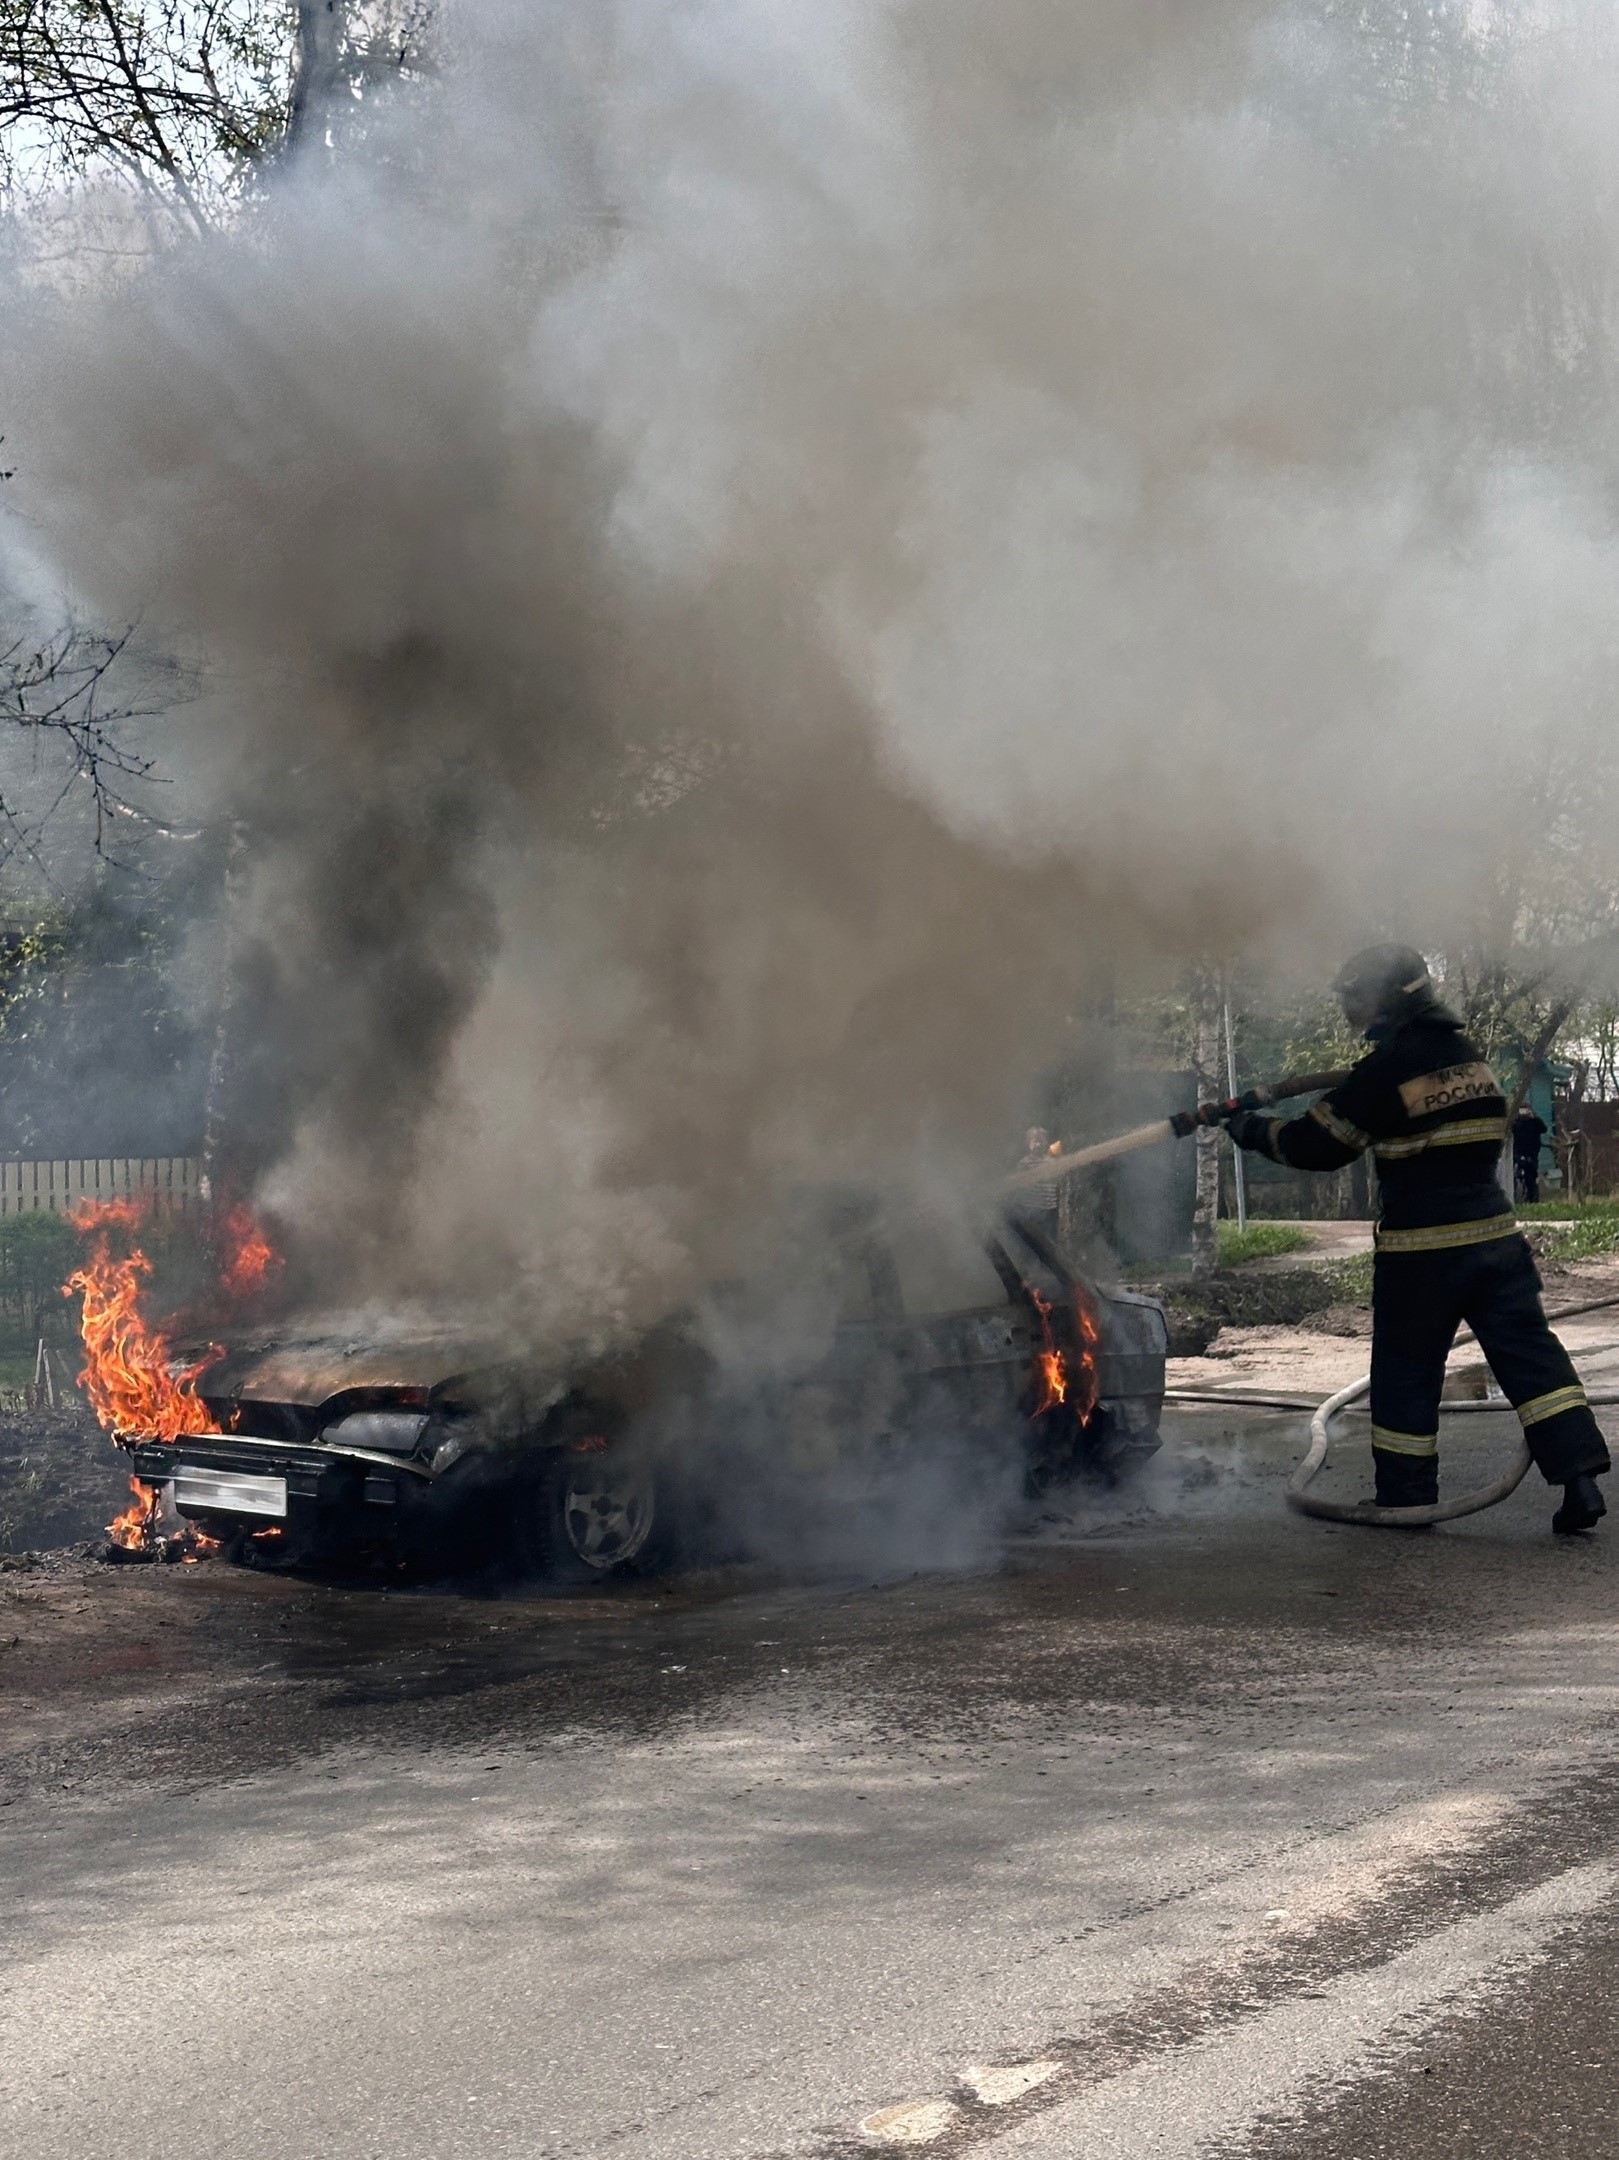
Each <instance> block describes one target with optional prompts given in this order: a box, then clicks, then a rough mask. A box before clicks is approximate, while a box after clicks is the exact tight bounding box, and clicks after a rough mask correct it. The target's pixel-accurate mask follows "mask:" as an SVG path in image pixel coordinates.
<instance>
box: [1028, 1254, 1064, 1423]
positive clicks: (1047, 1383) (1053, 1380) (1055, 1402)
mask: <svg viewBox="0 0 1619 2160" xmlns="http://www.w3.org/2000/svg"><path fill="white" fill-rule="evenodd" d="M1029 1295H1030V1297H1031V1298H1033V1300H1034V1309H1035V1311H1036V1313H1037V1314H1038V1315H1039V1317H1040V1358H1039V1365H1040V1400H1039V1401H1038V1402H1037V1403H1036V1404H1035V1406H1034V1409H1033V1410H1032V1411H1031V1412H1030V1415H1031V1416H1032V1417H1044V1416H1045V1414H1046V1412H1047V1411H1048V1410H1055V1409H1057V1408H1059V1407H1060V1406H1061V1405H1062V1404H1063V1403H1065V1402H1066V1401H1067V1400H1068V1362H1067V1359H1066V1358H1065V1357H1064V1356H1063V1353H1062V1352H1061V1351H1060V1350H1059V1349H1058V1347H1057V1343H1056V1338H1055V1337H1054V1336H1053V1334H1052V1332H1051V1304H1050V1301H1049V1299H1046V1298H1043V1297H1042V1296H1041V1295H1040V1293H1039V1291H1038V1290H1036V1289H1035V1288H1034V1286H1033V1284H1032V1283H1031V1284H1030V1286H1029Z"/></svg>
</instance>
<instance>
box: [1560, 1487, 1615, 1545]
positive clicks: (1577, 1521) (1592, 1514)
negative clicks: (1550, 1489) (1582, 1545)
mask: <svg viewBox="0 0 1619 2160" xmlns="http://www.w3.org/2000/svg"><path fill="white" fill-rule="evenodd" d="M1607 1512H1608V1503H1607V1502H1606V1501H1605V1500H1604V1499H1603V1497H1602V1494H1601V1492H1600V1490H1599V1489H1598V1486H1597V1481H1596V1479H1595V1478H1594V1477H1590V1476H1582V1477H1577V1478H1570V1479H1569V1481H1568V1483H1567V1484H1566V1485H1565V1486H1564V1487H1563V1504H1562V1506H1561V1507H1560V1508H1559V1509H1558V1510H1557V1513H1556V1514H1555V1515H1554V1516H1553V1517H1552V1528H1553V1529H1554V1530H1555V1531H1556V1532H1557V1534H1558V1536H1559V1537H1572V1536H1573V1535H1574V1534H1575V1532H1576V1531H1578V1530H1594V1529H1595V1528H1596V1526H1597V1524H1598V1523H1599V1522H1600V1521H1601V1520H1602V1517H1603V1516H1604V1515H1606V1514H1607Z"/></svg>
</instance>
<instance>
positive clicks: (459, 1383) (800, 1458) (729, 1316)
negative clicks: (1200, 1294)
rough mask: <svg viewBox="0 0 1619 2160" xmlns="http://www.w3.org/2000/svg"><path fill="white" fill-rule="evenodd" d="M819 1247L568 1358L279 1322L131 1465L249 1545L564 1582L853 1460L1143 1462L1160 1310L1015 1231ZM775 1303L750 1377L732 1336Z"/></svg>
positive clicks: (1058, 1470) (779, 1499) (1154, 1437)
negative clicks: (504, 1569)
mask: <svg viewBox="0 0 1619 2160" xmlns="http://www.w3.org/2000/svg"><path fill="white" fill-rule="evenodd" d="M825 1250H826V1254H827V1257H826V1259H825V1261H824V1262H818V1264H817V1267H816V1268H815V1270H813V1271H812V1272H813V1281H812V1282H811V1284H810V1286H809V1289H808V1291H807V1292H806V1291H805V1290H804V1286H803V1283H802V1281H800V1282H799V1284H798V1292H799V1294H798V1296H797V1298H796V1302H795V1301H794V1300H793V1299H789V1300H787V1301H786V1303H785V1304H784V1303H783V1301H782V1300H781V1299H780V1298H779V1296H777V1295H776V1294H775V1293H774V1292H773V1293H772V1294H771V1295H770V1296H768V1297H763V1296H760V1295H755V1296H753V1297H752V1298H751V1299H750V1297H749V1295H748V1294H747V1286H741V1287H740V1288H739V1287H738V1286H735V1285H733V1286H731V1288H730V1289H729V1291H726V1292H717V1293H716V1294H715V1296H714V1297H713V1298H712V1299H711V1300H709V1301H706V1302H705V1304H704V1305H703V1307H702V1308H701V1309H700V1310H694V1311H692V1312H690V1313H687V1314H685V1315H683V1316H681V1317H679V1318H677V1319H675V1320H673V1321H669V1322H666V1323H664V1324H663V1325H661V1326H659V1327H657V1328H655V1329H653V1330H652V1331H651V1332H650V1333H649V1334H647V1335H646V1336H645V1337H643V1338H642V1339H641V1340H640V1341H639V1342H638V1343H637V1344H636V1346H635V1347H634V1349H633V1350H631V1351H628V1352H625V1353H624V1354H622V1355H619V1356H617V1357H611V1358H603V1359H596V1360H594V1361H588V1360H587V1361H584V1362H582V1363H573V1362H570V1361H560V1362H559V1361H558V1360H556V1359H544V1358H531V1357H526V1356H524V1355H522V1354H515V1355H514V1354H513V1352H512V1350H511V1348H510V1345H509V1342H508V1343H507V1344H504V1345H503V1344H501V1343H500V1342H498V1341H496V1340H493V1339H480V1336H479V1333H478V1331H477V1329H476V1328H475V1327H465V1326H445V1325H436V1324H435V1325H428V1326H419V1327H411V1326H410V1325H408V1324H402V1323H396V1324H394V1325H392V1326H390V1327H386V1328H379V1327H377V1326H374V1325H370V1324H365V1325H360V1326H356V1325H355V1324H354V1323H352V1322H349V1323H345V1322H333V1321H330V1320H314V1321H309V1322H305V1323H299V1322H296V1321H294V1322H287V1323H283V1324H281V1325H279V1326H278V1327H277V1329H276V1330H275V1332H274V1333H273V1335H272V1334H269V1333H266V1334H264V1335H261V1336H259V1337H258V1338H257V1339H254V1340H238V1341H237V1342H235V1343H233V1344H230V1345H229V1346H228V1347H227V1354H226V1355H225V1357H224V1358H223V1359H222V1360H221V1361H220V1362H218V1363H217V1364H215V1365H214V1366H213V1367H212V1368H211V1369H210V1370H209V1371H208V1373H207V1375H206V1378H205V1379H204V1380H203V1382H202V1388H203V1392H204V1399H205V1401H206V1403H207V1405H208V1408H209V1410H210V1412H211V1414H212V1415H213V1416H214V1418H215V1419H216V1420H217V1422H218V1423H219V1425H220V1426H221V1427H222V1428H223V1430H222V1431H221V1432H220V1433H218V1434H215V1435H207V1436H198V1437H195V1438H182V1439H180V1440H178V1441H175V1442H172V1443H166V1442H158V1441H144V1442H142V1441H139V1440H138V1439H137V1444H136V1449H135V1472H136V1475H137V1476H138V1477H139V1478H141V1479H142V1480H143V1481H145V1482H147V1483H150V1484H153V1485H157V1486H159V1487H161V1488H163V1491H164V1497H165V1501H166V1503H167V1505H168V1506H169V1507H170V1508H172V1509H173V1510H174V1511H175V1512H177V1513H178V1514H179V1515H180V1516H182V1517H184V1518H186V1519H188V1520H190V1521H192V1522H194V1523H195V1524H197V1525H198V1526H199V1527H200V1528H201V1529H203V1530H204V1531H205V1532H207V1533H208V1534H210V1535H212V1536H215V1537H222V1538H225V1539H227V1540H232V1541H235V1542H236V1543H237V1545H238V1549H241V1550H247V1549H249V1545H248V1541H249V1540H253V1541H255V1546H254V1548H253V1549H256V1550H257V1551H258V1552H260V1553H261V1554H264V1555H266V1556H269V1555H276V1556H280V1557H285V1558H287V1559H291V1560H312V1559H317V1558H322V1557H325V1558H335V1557H338V1556H341V1555H344V1554H353V1553H358V1552H361V1551H365V1550H370V1551H372V1552H380V1553H383V1554H386V1555H389V1556H393V1557H395V1558H397V1559H398V1560H399V1561H401V1562H406V1563H410V1562H414V1563H416V1564H419V1565H429V1566H431V1565H455V1564H463V1563H475V1562H477V1561H480V1560H485V1559H493V1558H495V1557H497V1556H498V1555H500V1554H501V1553H503V1552H505V1553H514V1554H515V1555H516V1557H517V1558H518V1559H519V1560H520V1561H521V1562H522V1563H523V1564H524V1565H526V1566H528V1567H530V1568H532V1569H535V1570H537V1571H539V1572H541V1573H544V1574H547V1575H550V1576H552V1577H555V1578H561V1579H572V1580H576V1581H577V1580H589V1579H593V1578H597V1577H600V1576H603V1575H606V1574H609V1573H611V1572H613V1571H614V1570H615V1569H619V1568H622V1567H625V1566H626V1565H628V1564H629V1563H631V1562H633V1561H638V1560H639V1561H641V1562H642V1563H643V1564H645V1563H646V1562H648V1561H650V1559H651V1558H652V1557H653V1556H654V1555H655V1554H657V1553H658V1552H659V1551H660V1550H666V1549H667V1548H668V1546H669V1543H670V1537H669V1532H670V1530H671V1527H672V1525H673V1523H674V1522H675V1521H676V1520H678V1522H679V1524H680V1525H681V1528H682V1530H683V1531H684V1532H688V1533H689V1532H691V1531H692V1530H693V1528H694V1526H697V1527H698V1529H699V1534H701V1527H702V1526H704V1525H714V1526H717V1529H718V1532H719V1534H720V1535H721V1536H722V1537H723V1536H725V1535H727V1534H728V1532H729V1531H731V1530H732V1529H734V1527H735V1522H734V1518H735V1517H736V1516H737V1515H738V1513H739V1511H738V1509H737V1508H736V1506H735V1505H734V1503H735V1502H736V1500H737V1497H738V1495H739V1494H741V1493H744V1492H745V1491H746V1490H747V1489H748V1488H749V1486H750V1485H751V1486H752V1487H753V1488H755V1489H756V1490H757V1492H758V1494H759V1495H760V1496H761V1499H762V1503H763V1504H768V1505H770V1506H774V1507H776V1508H779V1509H791V1508H792V1507H793V1506H794V1505H795V1504H796V1503H795V1499H794V1494H795V1493H797V1492H805V1493H807V1492H809V1491H810V1490H812V1489H813V1488H815V1487H817V1486H821V1487H825V1485H826V1484H827V1481H828V1479H829V1478H830V1477H832V1476H833V1474H834V1473H835V1472H837V1471H838V1470H839V1466H840V1465H841V1466H842V1467H843V1468H844V1469H845V1470H846V1469H847V1467H848V1465H849V1464H850V1463H856V1464H858V1465H859V1466H860V1474H861V1477H862V1478H863V1480H864V1484H863V1485H862V1487H861V1490H862V1492H863V1494H864V1495H865V1502H866V1504H869V1505H873V1506H880V1505H881V1504H882V1492H883V1485H884V1478H885V1477H887V1476H890V1475H898V1474H900V1473H901V1472H902V1471H903V1466H904V1464H905V1463H906V1461H907V1459H908V1458H910V1457H911V1456H912V1455H913V1454H914V1451H915V1450H916V1449H917V1448H919V1447H926V1446H937V1445H938V1444H939V1442H940V1440H941V1436H943V1437H944V1438H946V1439H948V1442H949V1444H950V1446H951V1448H952V1449H954V1450H955V1451H956V1456H957V1459H958V1460H959V1459H960V1458H961V1455H962V1453H963V1451H966V1452H967V1453H968V1454H969V1455H971V1453H973V1452H974V1451H976V1452H977V1453H978V1454H980V1455H982V1457H983V1458H984V1459H985V1460H986V1461H987V1460H990V1459H997V1460H1000V1461H1002V1462H1005V1461H1008V1460H1014V1459H1015V1461H1016V1462H1017V1463H1018V1465H1020V1467H1021V1474H1022V1476H1023V1477H1024V1479H1025V1480H1026V1481H1033V1482H1035V1483H1041V1482H1045V1481H1048V1480H1050V1479H1052V1478H1054V1477H1060V1476H1062V1475H1064V1474H1066V1473H1068V1472H1071V1471H1073V1470H1076V1469H1081V1468H1085V1467H1091V1468H1094V1469H1096V1470H1098V1471H1100V1472H1102V1473H1104V1474H1106V1475H1108V1476H1110V1477H1117V1476H1118V1475H1120V1474H1122V1473H1123V1472H1124V1471H1125V1470H1126V1469H1128V1468H1129V1467H1130V1466H1131V1465H1132V1464H1133V1463H1136V1462H1139V1461H1140V1460H1142V1459H1143V1458H1144V1457H1146V1456H1147V1455H1150V1454H1151V1453H1152V1452H1153V1450H1154V1449H1155V1448H1156V1447H1157V1445H1158V1422H1159V1416H1160V1412H1161V1409H1162V1402H1163V1390H1164V1359H1165V1353H1166V1347H1167V1333H1166V1329H1165V1325H1164V1319H1163V1313H1162V1310H1161V1308H1160V1307H1159V1306H1158V1305H1157V1304H1156V1302H1155V1301H1153V1300H1152V1299H1150V1298H1145V1297H1140V1296H1135V1295H1132V1294H1130V1293H1128V1292H1123V1291H1118V1290H1113V1291H1103V1290H1101V1289H1099V1288H1097V1287H1095V1286H1093V1285H1091V1284H1088V1283H1084V1282H1081V1281H1080V1280H1078V1279H1077V1278H1076V1277H1075V1275H1074V1274H1073V1272H1072V1270H1071V1269H1070V1268H1069V1267H1068V1265H1067V1264H1066V1263H1065V1262H1064V1261H1063V1260H1062V1259H1061V1258H1060V1256H1059V1255H1058V1254H1057V1253H1056V1252H1055V1251H1054V1250H1053V1249H1052V1248H1051V1247H1050V1246H1049V1245H1048V1244H1046V1243H1045V1242H1044V1241H1043V1240H1042V1239H1041V1238H1039V1236H1038V1235H1037V1234H1035V1233H1033V1232H1031V1231H1029V1230H1028V1229H1026V1228H1023V1227H1021V1226H1019V1225H1017V1224H1015V1223H1012V1222H1007V1223H1004V1224H1002V1225H1000V1226H999V1227H998V1229H997V1230H996V1231H995V1233H994V1234H992V1235H991V1236H989V1237H987V1238H984V1237H981V1236H979V1237H975V1238H974V1239H973V1240H972V1243H971V1247H970V1249H969V1248H968V1247H967V1246H965V1245H964V1244H963V1243H962V1242H961V1241H960V1240H959V1239H958V1240H956V1241H955V1242H954V1244H952V1243H951V1242H950V1241H949V1240H941V1238H940V1237H939V1236H938V1235H937V1234H936V1231H935V1230H934V1229H933V1227H932V1226H928V1225H922V1226H920V1228H919V1226H918V1225H916V1224H914V1223H912V1224H910V1225H908V1226H907V1225H906V1224H904V1223H901V1224H900V1225H899V1226H898V1227H897V1228H891V1227H890V1226H889V1225H888V1224H887V1223H886V1222H885V1221H884V1220H883V1218H882V1217H881V1216H880V1215H879V1214H877V1213H875V1212H873V1211H868V1210H860V1209H855V1210H850V1209H847V1208H845V1209H844V1210H843V1211H842V1228H841V1231H840V1233H839V1234H838V1235H836V1236H834V1237H831V1238H829V1239H828V1240H827V1241H826V1246H825ZM766 1310H768V1311H769V1312H770V1314H771V1325H772V1329H773V1334H772V1338H771V1340H772V1355H771V1357H770V1358H769V1359H766V1360H765V1361H764V1364H765V1366H766V1367H767V1368H768V1369H764V1370H762V1369H761V1360H760V1357H759V1356H758V1354H757V1352H756V1350H755V1351H750V1352H749V1353H748V1354H747V1355H739V1353H738V1350H737V1343H738V1341H739V1339H741V1337H742V1336H745V1335H746V1333H747V1330H748V1329H749V1328H750V1327H752V1328H753V1329H754V1330H755V1332H756V1333H757V1330H758V1327H759V1323H760V1315H761V1313H762V1312H764V1311H766ZM784 1314H785V1315H786V1317H785V1318H784V1317H783V1315H784ZM1053 1351H1055V1352H1056V1353H1058V1354H1059V1355H1060V1358H1061V1366H1060V1368H1059V1370H1060V1373H1061V1375H1062V1391H1063V1394H1064V1396H1065V1398H1066V1399H1064V1400H1061V1401H1054V1400H1052V1399H1051V1395H1052V1390H1051V1387H1050V1385H1049V1376H1050V1371H1051V1367H1050V1364H1049V1357H1050V1354H1051V1353H1052V1352H1053ZM1043 1354H1044V1358H1045V1360H1046V1362H1044V1363H1043ZM739 1375H745V1377H739ZM845 1483H846V1485H847V1480H845ZM740 1512H741V1513H743V1514H745V1513H746V1512H747V1510H745V1509H743V1510H741V1511H740ZM727 1517H730V1518H732V1520H729V1521H728V1520H727ZM755 1519H757V1511H755Z"/></svg>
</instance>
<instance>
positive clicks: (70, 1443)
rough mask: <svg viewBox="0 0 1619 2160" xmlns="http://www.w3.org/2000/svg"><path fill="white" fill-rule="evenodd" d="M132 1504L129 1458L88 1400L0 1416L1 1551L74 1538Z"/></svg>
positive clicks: (89, 1532)
mask: <svg viewBox="0 0 1619 2160" xmlns="http://www.w3.org/2000/svg"><path fill="white" fill-rule="evenodd" d="M128 1504H129V1458H128V1456H126V1455H122V1454H120V1453H119V1451H118V1450H117V1449H116V1448H115V1447H113V1446H112V1445H111V1443H110V1442H109V1441H108V1439H107V1436H106V1434H105V1433H104V1432H102V1431H101V1429H100V1427H99V1426H98V1425H97V1424H96V1421H95V1419H94V1418H93V1417H92V1416H91V1415H90V1412H89V1410H88V1409H87V1408H86V1407H85V1405H84V1404H82V1403H81V1402H79V1401H77V1400H76V1399H75V1400H73V1401H71V1402H69V1403H67V1404H65V1405H64V1406H63V1408H62V1409H60V1410H30V1411H23V1412H14V1413H12V1414H11V1415H10V1416H7V1417H3V1418H0V1553H18V1552H29V1551H42V1550H46V1549H49V1548H51V1547H55V1546H62V1545H72V1544H77V1543H79V1542H80V1541H82V1540H84V1539H86V1538H93V1537H95V1536H96V1535H97V1533H98V1532H99V1531H101V1530H103V1529H105V1527H106V1525H107V1524H108V1523H109V1522H110V1521H111V1520H112V1518H113V1516H114V1515H116V1514H117V1513H118V1512H119V1511H120V1510H121V1509H122V1508H125V1507H127V1506H128Z"/></svg>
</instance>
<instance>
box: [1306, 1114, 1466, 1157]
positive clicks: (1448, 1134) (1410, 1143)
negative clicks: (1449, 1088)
mask: <svg viewBox="0 0 1619 2160" xmlns="http://www.w3.org/2000/svg"><path fill="white" fill-rule="evenodd" d="M1314 1114H1315V1113H1314V1112H1313V1111H1312V1112H1311V1115H1312V1116H1314ZM1506 1137H1507V1121H1506V1119H1505V1118H1463V1119H1461V1120H1460V1121H1459V1123H1457V1124H1455V1125H1439V1126H1436V1127H1435V1128H1434V1130H1433V1131H1432V1132H1425V1133H1413V1134H1412V1136H1411V1137H1410V1139H1409V1140H1379V1141H1378V1142H1377V1143H1376V1145H1375V1146H1374V1147H1373V1149H1372V1153H1373V1154H1374V1155H1375V1156H1376V1157H1377V1159H1378V1161H1379V1162H1403V1161H1404V1160H1405V1158H1406V1157H1407V1156H1408V1155H1422V1154H1425V1153H1426V1152H1427V1150H1428V1149H1429V1148H1433V1147H1478V1146H1481V1145H1483V1143H1485V1142H1486V1141H1488V1142H1490V1143H1492V1144H1493V1145H1494V1146H1496V1147H1501V1146H1503V1145H1504V1144H1505V1142H1506Z"/></svg>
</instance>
